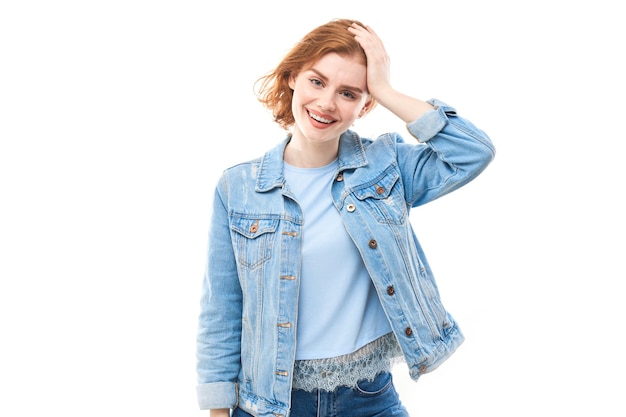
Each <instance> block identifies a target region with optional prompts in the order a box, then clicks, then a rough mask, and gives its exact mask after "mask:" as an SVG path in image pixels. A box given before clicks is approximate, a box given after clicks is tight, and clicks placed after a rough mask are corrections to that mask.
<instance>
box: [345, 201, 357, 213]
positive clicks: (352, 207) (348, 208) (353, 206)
mask: <svg viewBox="0 0 626 417" xmlns="http://www.w3.org/2000/svg"><path fill="white" fill-rule="evenodd" d="M346 210H348V211H349V212H350V213H352V212H353V211H354V210H356V206H355V205H354V204H352V203H350V204H348V205H347V206H346Z"/></svg>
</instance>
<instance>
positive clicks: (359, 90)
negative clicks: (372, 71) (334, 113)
mask: <svg viewBox="0 0 626 417" xmlns="http://www.w3.org/2000/svg"><path fill="white" fill-rule="evenodd" d="M309 71H313V72H314V73H316V74H317V75H318V77H320V78H321V79H322V80H324V81H328V77H327V76H325V75H324V74H322V73H321V72H319V71H318V70H316V69H315V68H309ZM340 87H341V88H345V89H347V90H352V91H355V92H357V93H360V94H364V93H365V92H364V91H363V90H361V89H360V88H359V87H354V86H352V85H341V86H340Z"/></svg>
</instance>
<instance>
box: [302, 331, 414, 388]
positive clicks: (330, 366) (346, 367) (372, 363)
mask: <svg viewBox="0 0 626 417" xmlns="http://www.w3.org/2000/svg"><path fill="white" fill-rule="evenodd" d="M402 357H403V356H402V351H401V350H400V346H399V345H398V341H397V340H396V338H395V336H394V334H393V332H391V333H388V334H386V335H384V336H382V337H379V338H378V339H376V340H374V341H373V342H370V343H368V344H367V345H365V346H363V347H362V348H360V349H359V350H357V351H355V352H353V353H349V354H346V355H341V356H336V357H334V358H324V359H311V360H298V361H296V363H295V366H294V373H293V389H300V390H304V391H315V390H318V389H321V390H325V391H333V390H334V389H335V388H337V387H339V386H348V387H355V386H356V383H357V382H358V381H360V380H364V379H367V380H370V381H371V380H373V379H374V378H375V377H376V375H378V374H379V373H381V372H383V371H390V370H391V368H392V366H393V365H394V363H396V362H400V361H401V360H402Z"/></svg>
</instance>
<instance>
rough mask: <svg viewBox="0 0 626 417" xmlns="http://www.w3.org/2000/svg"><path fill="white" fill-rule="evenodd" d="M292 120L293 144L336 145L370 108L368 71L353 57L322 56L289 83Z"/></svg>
mask: <svg viewBox="0 0 626 417" xmlns="http://www.w3.org/2000/svg"><path fill="white" fill-rule="evenodd" d="M289 87H291V88H292V89H293V99H292V102H291V108H292V112H293V116H294V119H295V123H294V129H293V130H294V131H293V137H292V140H305V141H308V142H313V143H323V142H330V141H337V140H338V139H339V136H340V135H341V134H342V133H343V132H345V131H346V130H347V129H348V128H350V126H352V124H353V123H354V120H355V119H357V118H358V117H359V116H361V115H363V114H364V113H365V112H366V110H367V108H368V106H369V105H371V99H370V95H369V93H368V92H367V68H366V66H365V64H363V63H362V62H361V61H360V60H359V59H357V58H356V57H343V56H340V55H338V54H336V53H330V54H327V55H325V56H323V57H322V58H321V59H320V60H319V61H317V62H315V63H314V64H313V65H312V66H311V67H310V68H305V69H304V70H302V71H301V72H300V73H299V74H298V75H297V76H296V77H295V78H292V79H291V80H290V81H289Z"/></svg>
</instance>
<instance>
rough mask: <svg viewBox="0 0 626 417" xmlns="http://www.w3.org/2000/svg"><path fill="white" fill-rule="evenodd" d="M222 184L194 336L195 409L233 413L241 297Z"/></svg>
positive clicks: (239, 337) (214, 216)
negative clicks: (196, 376) (196, 398)
mask: <svg viewBox="0 0 626 417" xmlns="http://www.w3.org/2000/svg"><path fill="white" fill-rule="evenodd" d="M223 183H224V181H222V182H221V185H222V187H221V189H220V186H218V188H217V189H216V192H215V196H214V200H213V213H212V217H211V223H210V230H209V244H208V254H207V262H206V269H205V273H204V280H203V285H202V295H201V302H200V316H199V320H198V334H197V353H196V354H197V367H196V370H197V375H198V386H197V396H198V404H199V406H200V408H201V409H211V408H234V407H235V405H236V401H237V385H236V381H237V377H238V375H239V369H240V354H241V316H242V292H241V286H240V283H239V279H238V275H237V267H236V263H235V253H234V251H233V247H232V244H231V237H230V227H229V221H228V211H227V206H226V204H225V203H224V200H225V199H224V195H225V193H224V187H223Z"/></svg>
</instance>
